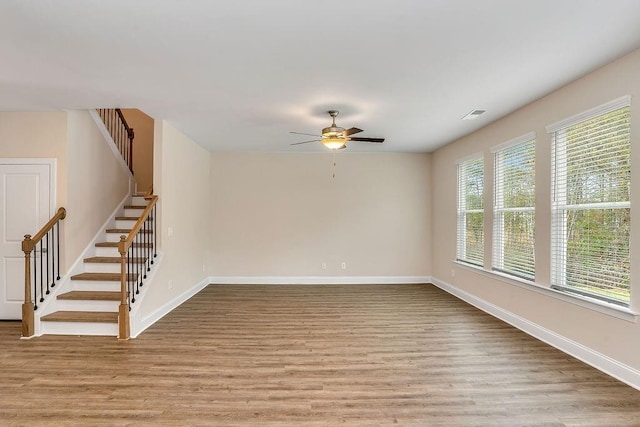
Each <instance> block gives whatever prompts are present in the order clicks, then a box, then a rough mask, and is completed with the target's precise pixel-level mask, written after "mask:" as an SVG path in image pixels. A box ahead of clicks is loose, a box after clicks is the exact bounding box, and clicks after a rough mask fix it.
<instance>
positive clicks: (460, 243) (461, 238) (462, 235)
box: [456, 153, 486, 267]
mask: <svg viewBox="0 0 640 427" xmlns="http://www.w3.org/2000/svg"><path fill="white" fill-rule="evenodd" d="M477 160H481V161H482V180H483V190H482V199H483V207H482V209H467V207H466V197H462V192H463V191H465V194H466V189H465V188H463V183H464V182H466V179H465V177H464V176H463V171H464V169H463V165H464V164H466V163H469V162H474V161H477ZM456 166H457V167H456V170H457V192H456V194H457V219H456V226H457V232H456V260H457V261H459V262H464V263H468V264H471V265H475V266H479V267H482V266H483V265H484V260H482V261H481V263H480V264H478V263H477V262H474V261H473V260H469V259H468V258H467V253H466V250H467V242H466V238H467V234H466V229H467V215H466V214H469V213H482V218H483V230H482V234H483V239H482V240H483V242H484V216H485V215H484V212H485V209H484V195H485V188H486V185H485V183H484V179H485V175H486V173H485V172H486V171H485V164H484V156H483V153H476V154H472V155H470V156H467V157H464V158H462V159H459V160H458V161H457V162H456ZM482 256H483V257H484V249H483V251H482Z"/></svg>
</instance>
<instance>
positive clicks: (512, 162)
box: [492, 133, 536, 280]
mask: <svg viewBox="0 0 640 427" xmlns="http://www.w3.org/2000/svg"><path fill="white" fill-rule="evenodd" d="M492 151H493V152H494V188H493V210H494V215H493V221H494V223H493V269H494V270H496V271H501V272H504V273H507V274H511V275H514V276H518V277H521V278H524V279H528V280H533V279H534V278H535V258H534V234H535V201H536V200H535V199H536V190H535V134H533V133H531V134H528V135H524V136H522V137H520V138H516V139H515V140H512V141H509V142H507V143H505V144H502V145H500V146H498V147H496V148H494V149H493V150H492Z"/></svg>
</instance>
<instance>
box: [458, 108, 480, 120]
mask: <svg viewBox="0 0 640 427" xmlns="http://www.w3.org/2000/svg"><path fill="white" fill-rule="evenodd" d="M485 112H486V110H473V111H471V112H470V113H469V114H467V115H466V116H464V117H463V118H462V120H475V119H477V118H478V117H480V116H481V115H483V114H484V113H485Z"/></svg>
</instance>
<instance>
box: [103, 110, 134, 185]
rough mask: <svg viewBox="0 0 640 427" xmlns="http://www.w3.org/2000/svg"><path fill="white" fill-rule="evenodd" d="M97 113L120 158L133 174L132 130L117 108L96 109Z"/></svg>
mask: <svg viewBox="0 0 640 427" xmlns="http://www.w3.org/2000/svg"><path fill="white" fill-rule="evenodd" d="M97 111H98V115H99V116H100V118H101V119H102V121H103V122H104V125H105V127H106V128H107V130H108V131H109V133H110V134H111V137H112V138H113V141H114V142H115V144H116V147H118V151H120V154H121V155H122V158H123V159H124V161H125V163H126V164H127V166H129V170H130V171H131V173H133V138H134V136H135V132H134V131H133V128H131V127H130V126H129V124H128V123H127V121H126V120H125V118H124V115H123V114H122V110H120V109H119V108H98V110H97Z"/></svg>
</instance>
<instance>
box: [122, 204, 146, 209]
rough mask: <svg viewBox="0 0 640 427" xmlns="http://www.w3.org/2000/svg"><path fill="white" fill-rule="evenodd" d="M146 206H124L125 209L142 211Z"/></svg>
mask: <svg viewBox="0 0 640 427" xmlns="http://www.w3.org/2000/svg"><path fill="white" fill-rule="evenodd" d="M146 207H147V205H125V207H124V208H125V209H144V208H146Z"/></svg>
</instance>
